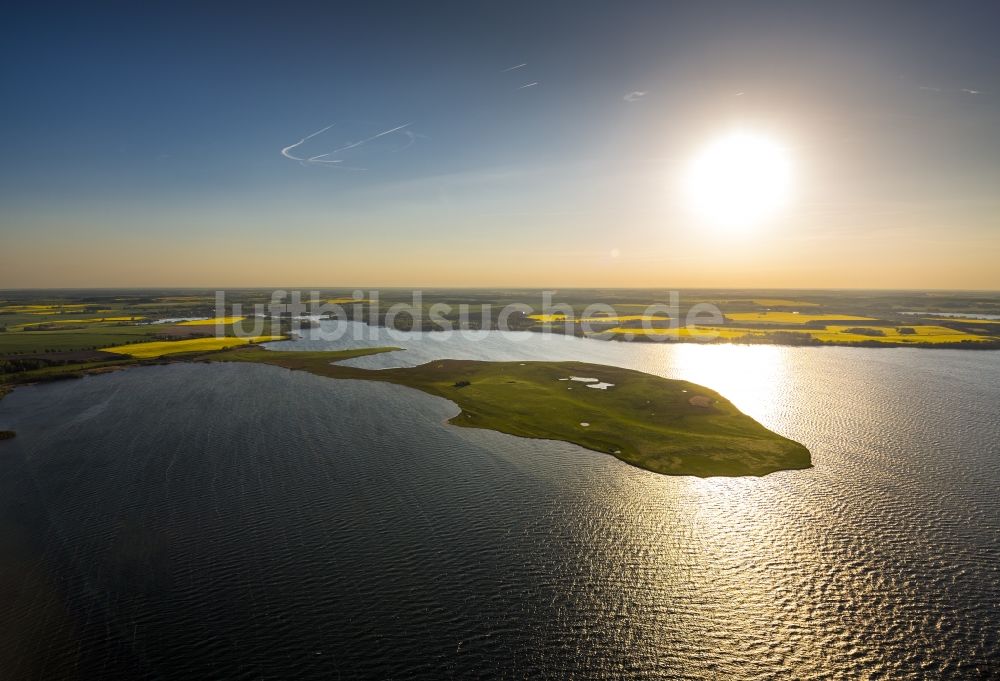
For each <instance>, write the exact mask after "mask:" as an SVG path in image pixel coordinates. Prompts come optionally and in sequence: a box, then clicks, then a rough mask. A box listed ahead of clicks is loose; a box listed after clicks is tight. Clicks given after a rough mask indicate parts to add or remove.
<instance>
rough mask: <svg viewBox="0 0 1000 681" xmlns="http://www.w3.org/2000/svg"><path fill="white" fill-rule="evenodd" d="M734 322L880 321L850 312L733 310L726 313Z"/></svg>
mask: <svg viewBox="0 0 1000 681" xmlns="http://www.w3.org/2000/svg"><path fill="white" fill-rule="evenodd" d="M726 317H727V318H729V319H730V320H732V321H734V322H757V323H762V324H808V323H809V322H830V321H837V322H839V321H851V322H853V321H858V322H874V321H878V320H876V319H873V318H872V317H855V316H854V315H849V314H799V313H797V312H732V313H730V314H727V315H726Z"/></svg>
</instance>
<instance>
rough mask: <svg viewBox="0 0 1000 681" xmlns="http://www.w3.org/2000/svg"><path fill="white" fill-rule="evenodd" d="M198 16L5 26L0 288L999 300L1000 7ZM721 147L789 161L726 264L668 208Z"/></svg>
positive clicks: (719, 241)
mask: <svg viewBox="0 0 1000 681" xmlns="http://www.w3.org/2000/svg"><path fill="white" fill-rule="evenodd" d="M205 4H206V5H208V4H209V3H205ZM211 5H212V6H211V7H206V6H201V5H198V4H184V3H172V4H163V5H155V4H153V3H102V4H100V5H99V6H92V5H88V4H65V5H59V4H55V5H45V6H38V7H37V8H34V9H32V8H26V7H21V8H15V9H14V10H9V11H8V14H7V15H6V16H5V21H4V25H3V27H2V28H0V31H2V46H0V50H2V51H3V58H2V61H3V67H2V68H3V71H2V87H3V92H4V97H3V99H4V102H5V103H4V106H3V108H2V111H0V116H2V118H3V122H4V125H3V126H2V128H0V138H2V143H3V146H4V149H5V151H6V153H5V155H4V157H3V159H2V160H0V202H2V205H3V208H2V211H3V213H2V215H0V219H2V222H0V240H2V242H0V243H5V244H6V248H3V249H2V251H3V253H2V254H0V264H2V266H3V267H2V269H3V271H4V272H3V273H0V286H45V285H51V286H72V285H81V286H92V285H108V286H115V285H173V284H176V285H238V284H246V285H254V284H262V285H266V284H271V283H274V284H276V285H278V284H291V283H310V284H329V285H334V284H346V285H352V284H358V285H375V284H412V285H494V284H497V285H501V284H503V285H510V284H518V283H523V284H525V285H546V284H550V283H553V284H560V285H572V284H581V285H602V284H606V285H628V284H630V283H634V284H636V285H663V286H671V285H678V286H683V285H711V284H712V281H716V282H717V283H718V285H786V286H792V287H794V286H810V285H817V286H825V285H847V284H848V283H849V281H848V279H850V280H852V281H857V278H856V277H851V278H847V277H843V272H842V268H838V267H837V265H836V262H835V261H834V260H831V261H830V262H829V263H827V265H825V266H824V267H821V268H819V270H818V271H817V270H816V268H803V267H801V262H802V260H803V259H806V258H816V257H818V255H820V254H830V253H833V254H835V256H836V258H844V257H857V258H858V260H859V262H861V263H870V265H869V266H870V267H871V269H872V270H873V273H872V276H871V277H869V278H868V279H865V278H864V277H862V278H861V280H860V281H859V284H858V285H871V286H885V287H895V286H894V285H893V284H894V282H897V283H896V284H895V285H898V286H900V287H921V286H926V287H933V288H937V287H963V288H966V287H967V288H1000V281H998V280H997V279H996V278H995V277H996V275H993V274H991V271H990V269H991V268H990V267H989V263H988V261H987V260H986V259H985V258H986V257H987V256H990V257H993V256H996V255H1000V251H998V237H997V229H998V223H997V217H996V216H997V215H998V211H997V210H996V209H997V207H998V206H997V199H996V187H997V186H1000V162H998V160H997V159H998V158H1000V75H998V74H1000V47H998V41H996V39H995V27H996V26H997V25H1000V6H997V5H996V3H962V2H959V3H947V4H945V3H915V2H905V3H904V2H900V3H830V4H828V5H827V6H820V4H819V3H801V2H787V3H755V2H741V3H713V2H706V3H683V4H671V3H664V2H655V3H584V2H573V3H555V2H550V3H537V2H536V3H509V2H508V3H468V2H465V3H424V4H417V3H365V4H364V5H361V4H360V3H359V4H357V5H352V4H347V3H287V4H284V5H257V6H254V5H251V4H250V3H240V4H235V3H234V4H231V5H225V4H221V3H211ZM519 64H525V66H522V67H520V68H515V69H512V70H507V69H511V67H513V66H517V65H519ZM530 83H537V84H535V85H531V86H530V87H522V86H525V85H528V84H530ZM630 93H644V94H634V95H632V96H630V97H628V95H629V94H630ZM629 100H632V101H629ZM331 124H332V126H333V127H331V128H330V129H329V130H328V131H327V132H325V133H323V134H322V135H318V136H316V137H315V138H312V139H310V140H308V141H307V144H303V145H302V146H301V147H296V148H294V149H293V150H292V153H293V154H295V153H298V152H299V151H306V150H308V152H309V154H310V155H311V156H320V158H318V159H317V160H316V161H314V162H308V163H304V164H303V163H298V162H295V161H293V160H291V159H289V158H286V157H285V156H282V154H281V150H282V149H283V148H285V147H288V146H289V145H292V144H294V143H295V142H297V141H298V140H300V139H302V138H303V137H305V136H306V135H309V134H310V133H313V132H316V131H318V130H320V129H321V128H324V127H326V126H329V125H331ZM403 125H405V126H406V127H405V128H403V129H401V130H399V131H397V132H395V133H391V134H389V135H386V136H383V137H378V138H375V139H372V140H370V141H369V142H365V143H363V144H360V145H358V146H356V147H354V148H352V149H349V150H347V152H345V153H342V154H335V155H333V156H322V154H327V153H331V152H333V150H336V149H338V148H340V147H344V146H349V145H352V144H355V143H357V142H359V141H362V140H365V139H368V138H370V137H372V136H374V135H376V134H378V133H380V132H382V131H386V130H390V129H392V128H395V127H397V126H403ZM733 125H741V126H751V127H754V128H759V129H762V130H765V131H766V132H768V134H771V135H775V136H777V137H779V138H781V139H782V140H783V141H784V142H785V143H787V144H788V145H789V146H790V147H791V148H793V149H794V153H795V157H796V159H797V165H799V166H800V167H801V168H802V172H801V187H800V191H799V192H798V194H797V197H798V201H797V202H796V204H795V206H794V207H793V208H791V209H790V210H789V212H788V213H787V214H785V215H783V216H779V217H778V218H776V219H775V221H774V224H773V225H768V226H765V228H761V229H760V231H758V232H755V233H754V234H752V235H750V236H747V235H743V236H741V239H743V241H742V242H741V244H740V246H739V248H738V249H736V250H734V249H732V248H731V242H732V239H730V238H729V237H728V236H724V235H718V234H713V233H712V232H711V230H705V229H702V228H701V226H699V225H698V224H697V221H692V220H691V218H690V217H689V216H685V215H683V214H682V213H680V212H678V211H676V210H674V208H673V207H672V206H671V205H670V204H671V200H670V193H671V191H670V182H671V181H670V175H671V173H672V172H674V170H675V169H676V167H678V166H679V165H680V164H682V163H683V161H684V159H685V158H686V157H687V156H689V155H690V154H691V153H693V151H694V150H696V149H697V147H698V144H699V143H700V142H701V141H703V140H708V139H711V138H712V136H713V135H715V134H717V132H718V131H722V130H725V129H727V128H728V127H731V126H733ZM335 157H336V158H335ZM324 159H325V160H327V161H330V160H340V161H341V165H344V166H347V167H346V168H338V167H335V166H336V165H337V164H334V163H321V162H320V161H322V160H324ZM873 234H874V235H875V236H873ZM879 234H881V235H882V236H881V237H880V238H876V237H877V236H878V235H879ZM237 237H238V238H239V249H238V253H237V254H236V255H235V256H233V257H238V258H239V259H240V261H241V262H242V264H243V265H242V267H241V268H235V267H233V268H227V267H225V266H222V265H220V264H219V262H218V259H217V258H210V257H207V256H204V255H195V256H190V254H192V253H196V254H197V253H202V254H204V253H206V252H209V251H215V250H217V249H219V248H222V247H228V246H230V245H232V244H233V241H234V240H235V239H236V238H237ZM73 239H79V240H80V241H82V242H86V243H85V245H84V246H82V247H81V248H71V247H68V246H67V245H66V241H67V240H73ZM747 239H749V241H747ZM831 243H832V244H833V245H832V246H831ZM450 249H453V250H455V251H457V252H460V253H463V254H464V255H463V262H462V263H461V264H456V265H455V266H453V267H451V268H450V270H448V271H445V270H443V269H442V268H441V267H440V266H437V265H435V266H432V265H430V264H426V263H427V260H428V259H429V258H433V257H434V256H435V255H436V254H441V253H442V251H443V250H444V251H445V252H447V251H448V250H450ZM151 251H152V252H155V253H159V254H161V256H162V258H161V259H162V261H163V262H157V263H150V262H148V257H147V262H146V266H145V267H141V268H140V267H137V266H135V265H131V264H127V263H123V262H120V260H121V259H130V260H131V259H136V258H142V257H143V253H144V252H145V253H147V255H148V253H149V252H151ZM911 251H912V252H911ZM334 252H335V253H338V254H340V255H341V256H345V255H347V254H352V255H350V256H349V257H347V258H345V259H346V260H347V262H344V263H341V264H340V265H339V266H338V267H337V268H335V269H331V268H330V266H329V262H328V261H327V260H325V259H321V258H319V257H318V256H317V253H323V254H328V253H334ZM612 252H615V253H617V254H618V255H616V256H615V262H613V263H611V262H608V254H609V253H612ZM900 252H904V253H905V255H906V258H905V259H906V261H907V262H899V263H890V265H892V266H891V267H889V270H890V271H889V274H886V269H885V268H886V258H888V257H890V254H892V253H900ZM109 253H110V254H113V255H115V256H117V258H114V257H111V255H110V254H109ZM185 253H186V254H189V257H188V258H187V260H188V263H187V267H186V268H178V267H177V259H178V258H184V254H185ZM82 256H86V257H82ZM498 257H500V258H501V259H508V261H509V259H510V258H515V257H516V258H517V261H518V263H519V266H518V268H515V269H512V268H511V267H510V265H509V264H508V265H507V266H505V267H504V269H497V265H496V260H497V258H498ZM935 259H936V260H935ZM942 259H943V261H942ZM80 260H85V261H86V262H80ZM900 260H903V258H900ZM276 261H280V262H276ZM935 262H936V263H937V265H938V266H939V267H941V266H944V269H946V270H947V272H948V274H947V275H942V276H940V277H927V274H926V273H927V268H928V267H929V266H931V265H932V264H934V263H935ZM88 263H89V264H88ZM421 263H425V264H423V265H421ZM705 263H715V264H719V265H720V266H721V267H722V268H723V270H724V271H722V272H719V273H716V274H715V279H712V276H713V273H712V272H706V271H705ZM877 263H881V265H877ZM255 269H256V270H257V271H258V272H260V274H259V275H257V276H259V277H260V278H259V279H258V278H255V275H254V270H255ZM876 269H878V270H881V273H876V272H875V271H874V270H876ZM963 270H964V273H962V271H963ZM765 273H770V274H766V276H765ZM290 277H302V279H301V280H300V281H289V278H290ZM921 277H924V278H925V279H926V281H924V279H922V278H921ZM841 279H844V281H841Z"/></svg>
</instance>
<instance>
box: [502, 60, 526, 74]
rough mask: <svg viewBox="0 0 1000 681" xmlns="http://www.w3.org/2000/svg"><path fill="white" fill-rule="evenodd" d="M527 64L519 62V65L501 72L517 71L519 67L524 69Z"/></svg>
mask: <svg viewBox="0 0 1000 681" xmlns="http://www.w3.org/2000/svg"><path fill="white" fill-rule="evenodd" d="M527 65H528V63H527V62H525V63H524V64H518V65H517V66H511V67H510V68H507V69H504V70H503V71H501V72H500V73H507V72H508V71H515V70H517V69H522V68H524V67H525V66H527Z"/></svg>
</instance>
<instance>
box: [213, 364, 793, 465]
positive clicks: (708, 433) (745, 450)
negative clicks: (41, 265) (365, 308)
mask: <svg viewBox="0 0 1000 681" xmlns="http://www.w3.org/2000/svg"><path fill="white" fill-rule="evenodd" d="M395 349H397V348H366V349H357V350H345V351H331V352H277V351H270V350H265V349H263V348H257V347H249V348H237V349H233V350H230V351H226V352H218V353H212V354H210V355H205V356H204V357H203V358H202V359H205V360H211V361H240V362H256V363H261V364H273V365H276V366H280V367H284V368H286V369H293V370H301V371H309V372H311V373H314V374H318V375H320V376H328V377H331V378H346V379H359V380H366V381H387V382H390V383H397V384H400V385H405V386H408V387H411V388H416V389H417V390H422V391H423V392H426V393H430V394H431V395H437V396H439V397H444V398H447V399H449V400H451V401H452V402H455V403H456V404H457V405H458V406H459V407H460V408H461V409H462V411H461V413H460V414H459V415H458V416H456V417H454V418H453V419H451V421H450V422H451V423H453V424H455V425H458V426H465V427H470V428H488V429H490V430H497V431H500V432H503V433H510V434H511V435H518V436H521V437H529V438H542V439H549V440H563V441H566V442H572V443H574V444H577V445H580V446H582V447H586V448H587V449H592V450H594V451H598V452H604V453H607V454H611V455H613V456H616V457H618V458H619V459H621V460H622V461H625V462H626V463H630V464H632V465H634V466H638V467H640V468H645V469H647V470H650V471H654V472H656V473H663V474H666V475H695V476H701V477H707V476H714V475H726V476H734V475H765V474H767V473H772V472H774V471H780V470H788V469H800V468H808V467H809V466H810V465H811V463H810V457H809V450H807V449H806V448H805V447H804V446H803V445H801V444H799V443H797V442H794V441H792V440H789V439H788V438H785V437H782V436H780V435H778V434H777V433H774V432H772V431H770V430H768V429H767V428H765V427H764V426H762V425H761V424H760V423H758V422H757V421H755V420H753V419H752V418H750V417H749V416H747V415H746V414H743V413H742V412H740V411H739V410H738V409H737V408H736V407H735V406H733V404H732V403H730V402H729V401H728V400H727V399H725V398H724V397H722V396H721V395H719V394H718V393H716V392H714V391H712V390H709V389H708V388H705V387H702V386H700V385H697V384H694V383H689V382H687V381H678V380H671V379H666V378H661V377H659V376H653V375H651V374H645V373H642V372H639V371H632V370H629V369H620V368H617V367H609V366H602V365H597V364H586V363H583V362H479V361H468V360H437V361H433V362H429V363H427V364H423V365H421V366H417V367H410V368H399V369H381V370H368V369H359V368H355V367H347V366H343V365H337V364H333V362H335V361H339V360H344V359H349V358H351V357H358V356H362V355H367V354H373V353H377V352H388V351H392V350H395Z"/></svg>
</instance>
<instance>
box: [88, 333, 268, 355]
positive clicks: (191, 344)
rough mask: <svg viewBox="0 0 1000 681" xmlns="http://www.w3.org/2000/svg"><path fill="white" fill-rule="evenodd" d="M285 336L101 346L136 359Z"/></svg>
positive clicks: (195, 339)
mask: <svg viewBox="0 0 1000 681" xmlns="http://www.w3.org/2000/svg"><path fill="white" fill-rule="evenodd" d="M282 338H283V336H253V337H250V338H231V337H226V338H192V339H189V340H178V341H153V342H151V343H134V344H132V345H119V346H115V347H110V348H101V350H103V351H104V352H113V353H115V354H119V355H128V356H129V357H135V358H136V359H150V358H153V357H162V356H164V355H176V354H178V353H181V352H210V351H212V350H222V349H225V348H233V347H236V346H239V345H247V344H249V343H265V342H267V341H274V340H281V339H282Z"/></svg>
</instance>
